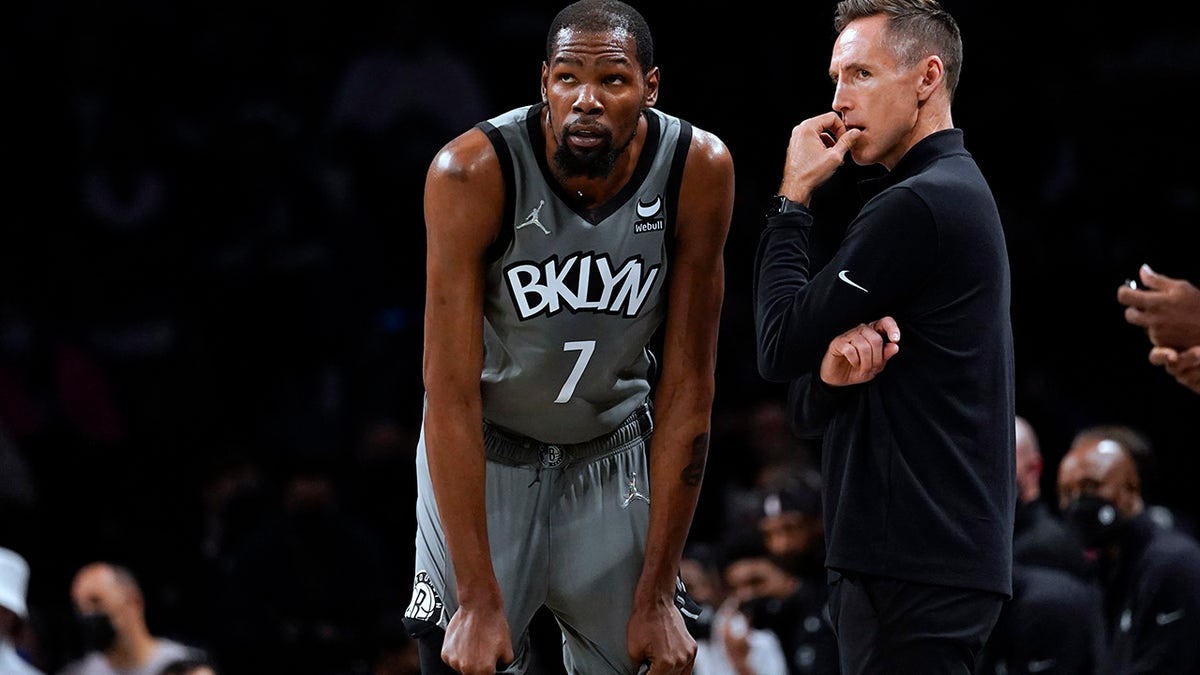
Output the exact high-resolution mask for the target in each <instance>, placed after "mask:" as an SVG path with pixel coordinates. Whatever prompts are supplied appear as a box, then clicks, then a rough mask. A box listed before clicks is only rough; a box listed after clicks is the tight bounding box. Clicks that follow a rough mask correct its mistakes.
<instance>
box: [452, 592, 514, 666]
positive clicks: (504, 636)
mask: <svg viewBox="0 0 1200 675" xmlns="http://www.w3.org/2000/svg"><path fill="white" fill-rule="evenodd" d="M514 658H516V657H515V655H514V654H513V648H512V638H511V637H510V635H509V629H508V619H506V618H505V617H504V611H503V609H502V608H486V609H483V608H477V609H471V608H467V607H460V608H458V611H456V612H455V613H454V616H452V617H450V624H449V625H448V626H446V640H445V641H444V642H443V643H442V660H443V661H445V662H446V665H448V666H450V667H451V668H453V669H455V670H456V671H458V672H460V673H462V675H495V673H496V671H499V670H503V668H504V666H506V665H508V664H510V663H512V661H513V659H514Z"/></svg>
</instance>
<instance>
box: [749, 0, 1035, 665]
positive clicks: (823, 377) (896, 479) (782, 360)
mask: <svg viewBox="0 0 1200 675" xmlns="http://www.w3.org/2000/svg"><path fill="white" fill-rule="evenodd" d="M834 27H835V29H836V30H837V31H838V37H837V40H836V42H835V44H834V48H833V56H832V59H831V62H830V75H831V76H832V78H833V80H834V84H835V92H834V98H833V111H832V112H828V113H825V114H823V115H818V116H816V117H813V118H810V119H807V120H805V121H803V122H801V123H800V124H799V125H797V126H796V127H795V128H794V129H793V131H792V135H791V139H790V142H789V145H788V150H787V156H786V160H785V166H784V171H783V179H782V181H781V185H780V190H779V195H778V196H777V197H776V199H775V200H774V202H773V206H772V207H771V208H770V209H769V210H768V217H767V225H766V228H765V230H764V231H763V233H762V235H761V240H760V243H759V248H758V251H757V254H756V261H755V271H756V281H755V296H756V297H755V303H756V304H755V312H756V323H757V332H758V366H759V371H760V373H761V374H762V375H763V376H764V377H765V378H767V379H769V380H773V381H780V382H791V386H790V393H789V399H790V401H791V405H792V408H793V409H792V417H793V420H794V422H795V424H796V427H797V429H796V430H797V432H799V433H801V434H803V435H807V436H818V435H823V437H824V440H823V449H822V474H823V477H824V479H825V495H826V497H825V507H824V513H825V533H826V542H827V549H828V551H827V556H826V567H827V568H829V569H830V570H831V573H832V574H831V583H832V586H831V589H830V613H831V617H832V619H833V624H834V628H835V630H836V632H837V636H838V644H839V650H840V658H841V661H842V670H843V672H844V673H877V672H878V673H884V672H888V673H890V672H904V673H910V672H911V673H918V672H919V673H963V674H966V673H970V672H972V671H973V669H974V667H975V662H976V658H977V656H978V655H979V653H980V650H981V649H982V646H983V644H984V641H985V640H986V639H987V637H988V634H989V633H990V632H991V630H992V628H993V626H994V624H995V621H996V618H997V616H998V615H999V613H1000V608H1001V604H1002V602H1003V601H1004V600H1005V599H1006V598H1008V597H1009V596H1010V594H1011V592H1012V532H1013V513H1014V508H1015V500H1016V495H1015V485H1014V483H1015V478H1014V460H1013V419H1014V414H1015V413H1014V391H1013V380H1014V372H1013V345H1012V329H1011V321H1010V317H1009V297H1010V279H1009V267H1008V257H1007V249H1006V245H1005V240H1004V232H1003V228H1002V225H1001V222H1000V216H999V213H998V210H997V208H996V204H995V200H994V199H993V197H992V193H991V190H990V188H989V187H988V184H987V181H986V180H985V179H984V177H983V175H982V174H981V172H980V170H979V167H978V166H977V165H976V164H975V161H974V159H973V158H972V157H971V155H970V154H969V153H968V152H967V150H966V149H965V147H964V145H963V132H962V131H961V130H959V129H956V128H955V127H954V124H953V121H952V119H951V113H950V108H951V101H952V99H953V96H954V89H955V86H956V85H957V80H958V75H959V70H960V66H961V63H962V40H961V36H960V33H959V29H958V26H957V23H956V22H955V20H954V19H953V17H951V16H950V15H949V14H948V13H946V12H945V11H944V10H943V9H942V8H941V7H940V6H939V5H938V4H937V3H936V2H933V1H932V0H845V1H843V2H841V3H839V4H838V9H837V13H836V16H835V21H834ZM847 152H849V153H850V155H851V157H852V158H853V159H854V161H855V162H856V163H858V164H861V165H873V164H880V165H882V166H883V167H884V168H886V169H887V170H888V173H887V174H886V175H885V176H883V177H882V178H879V179H876V180H874V181H873V182H871V183H870V184H867V185H864V186H863V188H864V192H865V194H866V195H867V196H868V198H869V201H867V203H866V204H865V205H864V206H863V208H862V210H861V211H860V212H859V213H858V215H857V216H856V217H855V219H854V220H853V222H851V223H850V225H849V227H848V228H847V231H846V236H845V238H844V240H843V241H842V242H841V244H840V246H839V247H838V249H837V250H836V252H834V253H833V255H832V257H831V259H830V260H829V262H828V263H827V264H826V265H825V266H824V267H823V268H822V269H820V270H819V271H818V270H814V269H812V268H811V267H812V266H811V263H810V253H809V239H810V230H811V228H812V227H813V219H814V216H813V214H812V212H810V211H809V205H810V202H811V200H812V196H813V193H814V191H816V190H817V188H818V187H820V186H821V185H822V184H824V183H825V182H826V181H827V180H828V179H829V178H830V177H831V176H832V175H833V174H834V172H835V171H836V170H837V169H838V167H840V166H841V165H842V163H843V161H844V157H845V155H846V153H847ZM902 334H903V336H904V341H903V343H902V344H903V347H901V343H900V339H901V335H902ZM885 367H886V369H885Z"/></svg>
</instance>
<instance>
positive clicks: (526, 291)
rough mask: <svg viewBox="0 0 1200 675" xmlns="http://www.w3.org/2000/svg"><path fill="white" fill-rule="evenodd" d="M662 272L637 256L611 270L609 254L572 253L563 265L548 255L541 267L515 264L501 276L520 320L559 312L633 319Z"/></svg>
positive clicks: (563, 260)
mask: <svg viewBox="0 0 1200 675" xmlns="http://www.w3.org/2000/svg"><path fill="white" fill-rule="evenodd" d="M661 267H662V265H652V266H649V267H647V266H646V264H645V261H644V260H643V259H642V257H641V256H634V257H631V258H629V259H628V260H626V261H625V263H624V264H622V265H621V267H620V268H619V269H614V268H613V265H612V261H611V260H609V258H608V256H607V255H603V254H602V255H596V254H595V253H572V254H571V255H569V256H567V257H566V258H564V259H562V260H559V258H558V256H550V257H549V258H547V259H546V260H544V261H542V263H541V264H538V263H533V262H519V263H514V264H512V265H509V266H508V267H507V268H506V269H505V271H504V273H505V277H506V278H507V279H508V292H509V294H510V295H512V299H513V304H514V305H515V306H516V308H517V311H518V313H519V314H520V315H521V318H522V319H530V318H533V317H535V316H537V315H539V314H545V315H546V316H554V315H555V314H557V313H559V312H560V311H562V310H563V309H569V310H571V311H572V312H581V311H591V312H596V313H605V314H624V315H625V316H627V317H635V316H637V314H638V312H639V311H640V310H641V308H642V303H644V302H645V301H646V297H647V295H649V293H650V289H651V288H652V287H653V286H654V281H655V279H657V278H658V271H659V268H661Z"/></svg>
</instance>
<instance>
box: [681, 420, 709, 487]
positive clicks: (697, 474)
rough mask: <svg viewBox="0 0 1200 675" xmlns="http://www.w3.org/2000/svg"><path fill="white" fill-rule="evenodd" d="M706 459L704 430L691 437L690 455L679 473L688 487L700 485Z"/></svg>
mask: <svg viewBox="0 0 1200 675" xmlns="http://www.w3.org/2000/svg"><path fill="white" fill-rule="evenodd" d="M707 459H708V432H705V433H702V434H700V435H698V436H696V437H695V438H693V439H692V456H691V458H690V459H689V460H688V463H687V466H685V467H683V471H682V472H680V475H679V477H680V478H682V479H683V483H684V485H687V486H688V487H698V486H699V485H700V481H701V479H703V478H704V463H705V462H706V461H707Z"/></svg>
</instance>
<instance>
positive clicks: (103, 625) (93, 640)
mask: <svg viewBox="0 0 1200 675" xmlns="http://www.w3.org/2000/svg"><path fill="white" fill-rule="evenodd" d="M76 620H77V621H78V623H79V635H80V638H82V640H83V650H84V652H103V651H108V649H109V648H110V647H112V646H113V643H114V642H115V641H116V639H117V632H116V630H114V629H113V625H112V619H109V618H108V615H107V614H105V613H104V612H95V613H93V614H80V615H79V616H78V617H77V619H76Z"/></svg>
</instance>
